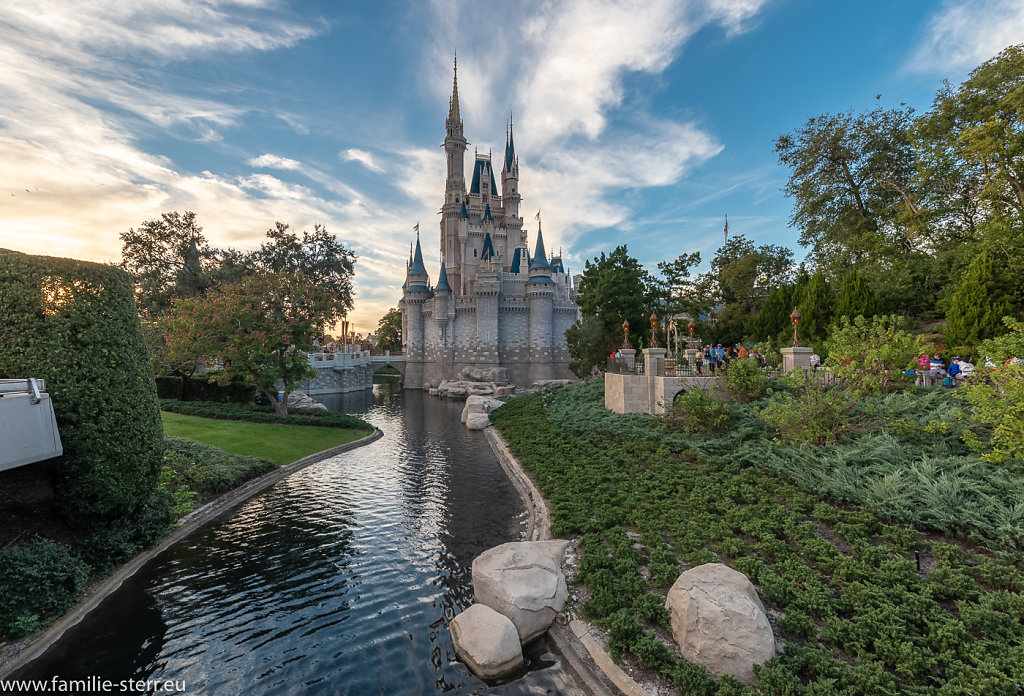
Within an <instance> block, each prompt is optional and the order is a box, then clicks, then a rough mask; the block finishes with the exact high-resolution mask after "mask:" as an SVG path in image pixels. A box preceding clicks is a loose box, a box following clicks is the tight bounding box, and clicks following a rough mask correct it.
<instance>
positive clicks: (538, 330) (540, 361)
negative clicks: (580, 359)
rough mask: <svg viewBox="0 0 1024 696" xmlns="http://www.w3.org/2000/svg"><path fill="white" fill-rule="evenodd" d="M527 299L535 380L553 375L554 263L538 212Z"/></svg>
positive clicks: (532, 373) (531, 363)
mask: <svg viewBox="0 0 1024 696" xmlns="http://www.w3.org/2000/svg"><path fill="white" fill-rule="evenodd" d="M526 302H527V305H528V306H529V308H530V320H529V336H530V337H529V355H530V379H531V380H533V381H537V380H542V379H553V378H554V369H553V368H554V366H553V364H552V359H553V357H554V352H553V350H552V346H553V341H554V339H555V336H554V328H553V322H554V313H555V282H554V281H553V280H551V265H550V264H549V263H548V258H547V254H546V253H545V252H544V235H543V233H542V232H541V225H540V215H539V214H538V216H537V248H536V249H534V252H533V258H532V259H530V279H529V280H528V281H526ZM563 341H564V339H563Z"/></svg>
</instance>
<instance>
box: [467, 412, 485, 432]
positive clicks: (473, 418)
mask: <svg viewBox="0 0 1024 696" xmlns="http://www.w3.org/2000/svg"><path fill="white" fill-rule="evenodd" d="M489 427H491V417H490V416H489V415H487V414H486V413H471V414H469V415H468V416H466V429H467V430H487V428H489Z"/></svg>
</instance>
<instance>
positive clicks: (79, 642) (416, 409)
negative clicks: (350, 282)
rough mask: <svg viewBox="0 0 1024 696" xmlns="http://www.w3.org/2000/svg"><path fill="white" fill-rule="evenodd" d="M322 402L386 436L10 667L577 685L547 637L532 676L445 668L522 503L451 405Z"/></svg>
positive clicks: (34, 671)
mask: <svg viewBox="0 0 1024 696" xmlns="http://www.w3.org/2000/svg"><path fill="white" fill-rule="evenodd" d="M323 400H324V401H325V402H327V401H328V400H327V399H323ZM367 402H369V403H367ZM329 406H330V407H331V408H332V410H338V411H348V412H355V413H359V414H360V415H362V416H363V417H365V418H366V419H367V420H369V421H370V422H372V423H374V424H375V425H377V426H378V427H380V428H381V429H382V430H383V431H384V433H385V436H384V437H383V438H381V439H380V440H378V441H377V442H375V443H373V444H371V445H368V446H366V447H363V448H360V449H357V450H354V451H352V452H349V453H346V454H343V455H339V456H337V457H333V458H331V459H329V460H326V461H324V462H321V463H319V464H316V465H313V466H311V467H309V468H307V469H305V470H303V471H301V472H299V473H297V474H295V475H293V476H291V477H289V478H288V479H285V480H284V481H282V482H281V483H279V484H277V485H275V486H274V487H273V488H271V489H269V490H268V491H266V492H265V493H263V494H262V495H260V496H257V497H256V498H253V499H252V500H250V501H248V502H247V503H245V504H243V505H242V506H241V507H240V508H238V510H237V511H236V512H234V513H233V514H232V515H230V516H229V517H227V518H225V519H223V520H221V521H219V522H216V523H214V524H211V525H208V526H207V527H205V528H204V529H202V530H200V531H198V532H197V533H195V534H193V535H191V536H190V537H188V538H187V539H185V540H184V541H183V542H181V543H179V544H177V545H175V546H174V547H172V548H171V549H169V550H168V552H166V553H164V554H162V555H161V556H160V557H159V558H158V559H156V560H155V561H154V562H152V563H150V564H149V565H148V566H146V567H145V568H144V569H143V570H142V571H140V572H139V573H138V574H136V576H135V577H133V578H132V579H130V580H129V581H128V582H126V583H125V585H124V586H123V587H122V589H121V590H119V591H118V592H117V593H115V594H113V595H112V596H111V597H109V598H108V599H107V600H106V601H105V602H104V603H103V604H102V605H101V606H100V608H99V609H97V610H96V611H95V612H93V613H92V614H90V615H89V616H88V617H87V618H86V620H85V621H83V622H82V623H81V624H79V625H78V626H76V627H75V628H74V629H72V630H71V631H69V632H68V633H67V634H66V635H65V637H64V638H63V639H62V640H61V641H60V642H58V644H57V645H55V646H54V648H52V649H51V650H50V651H49V652H48V653H47V654H46V655H44V656H43V658H41V659H39V660H37V661H36V662H35V663H33V664H31V665H29V666H28V667H27V668H26V669H25V670H22V673H21V674H19V675H18V676H19V677H27V678H48V677H50V676H53V675H60V676H61V677H62V678H67V679H73V678H85V677H87V676H89V675H99V676H102V677H103V678H106V679H111V680H114V681H118V680H121V679H126V678H135V679H160V680H164V679H179V680H180V679H184V680H185V682H186V684H187V685H188V689H187V692H188V693H210V694H223V693H243V692H244V693H258V694H264V693H268V694H269V693H272V694H286V693H295V694H298V693H326V694H422V693H434V692H448V691H451V692H454V693H482V692H488V693H501V694H526V693H530V694H533V693H536V694H541V693H578V691H577V690H576V689H575V687H574V686H573V685H572V683H571V680H570V679H569V677H568V675H567V674H566V673H565V672H564V670H563V669H561V667H560V666H559V665H558V664H557V660H555V659H554V658H553V657H552V656H551V654H550V653H549V652H548V651H547V648H546V646H545V645H544V643H543V642H542V641H539V642H538V644H536V645H534V646H533V647H532V648H531V650H530V653H529V657H530V661H531V666H532V671H531V672H530V673H529V674H527V675H526V676H525V677H523V678H522V679H519V680H517V681H515V682H512V683H510V684H505V685H502V686H494V687H487V685H485V684H484V683H483V682H481V681H479V680H478V679H476V677H474V676H473V675H472V674H470V673H469V672H468V670H466V669H465V667H464V666H463V665H462V664H461V663H459V662H457V661H456V660H455V654H454V650H453V649H452V646H451V639H450V637H449V634H448V628H447V626H448V620H449V619H450V617H451V616H453V615H454V614H455V613H458V612H459V611H461V610H462V609H463V608H465V607H466V606H468V605H469V603H470V602H471V601H472V588H471V579H470V573H469V566H470V563H471V562H472V559H473V558H474V557H475V556H476V555H477V554H479V553H480V552H481V551H483V550H484V549H486V548H488V547H490V546H493V545H495V544H498V543H501V542H502V541H507V540H510V539H514V538H517V537H518V535H519V531H520V520H521V513H522V507H521V504H520V502H519V499H518V497H517V496H516V494H515V491H514V488H513V487H512V485H511V484H510V483H509V481H508V479H507V478H506V477H505V476H504V474H503V472H502V471H501V468H500V465H499V464H498V463H497V461H496V460H495V458H494V456H493V455H492V454H491V452H490V449H489V448H488V446H487V444H486V441H485V440H484V439H483V438H482V436H481V435H480V434H479V433H469V432H468V431H467V430H466V429H465V428H464V427H463V426H462V425H461V424H460V423H459V411H460V410H461V404H460V403H454V402H446V401H442V400H438V399H434V398H432V397H429V396H425V395H423V394H422V393H420V392H410V393H407V394H406V393H403V392H401V391H400V390H397V389H395V388H394V386H393V385H386V384H382V385H376V387H375V389H374V391H373V392H372V394H371V393H370V392H363V393H356V394H346V395H339V396H337V397H333V398H332V399H331V400H330V402H329Z"/></svg>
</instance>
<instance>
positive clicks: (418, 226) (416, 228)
mask: <svg viewBox="0 0 1024 696" xmlns="http://www.w3.org/2000/svg"><path fill="white" fill-rule="evenodd" d="M413 230H415V231H416V232H419V231H420V223H419V221H417V222H416V224H415V225H414V226H413Z"/></svg>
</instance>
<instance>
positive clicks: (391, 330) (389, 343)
mask: <svg viewBox="0 0 1024 696" xmlns="http://www.w3.org/2000/svg"><path fill="white" fill-rule="evenodd" d="M401 347H402V311H401V310H400V309H398V308H397V307H392V308H391V309H389V310H388V311H387V313H386V314H385V315H384V316H382V317H381V318H380V322H378V323H377V348H378V349H379V350H390V351H393V352H394V351H397V350H398V349H400V348H401Z"/></svg>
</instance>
